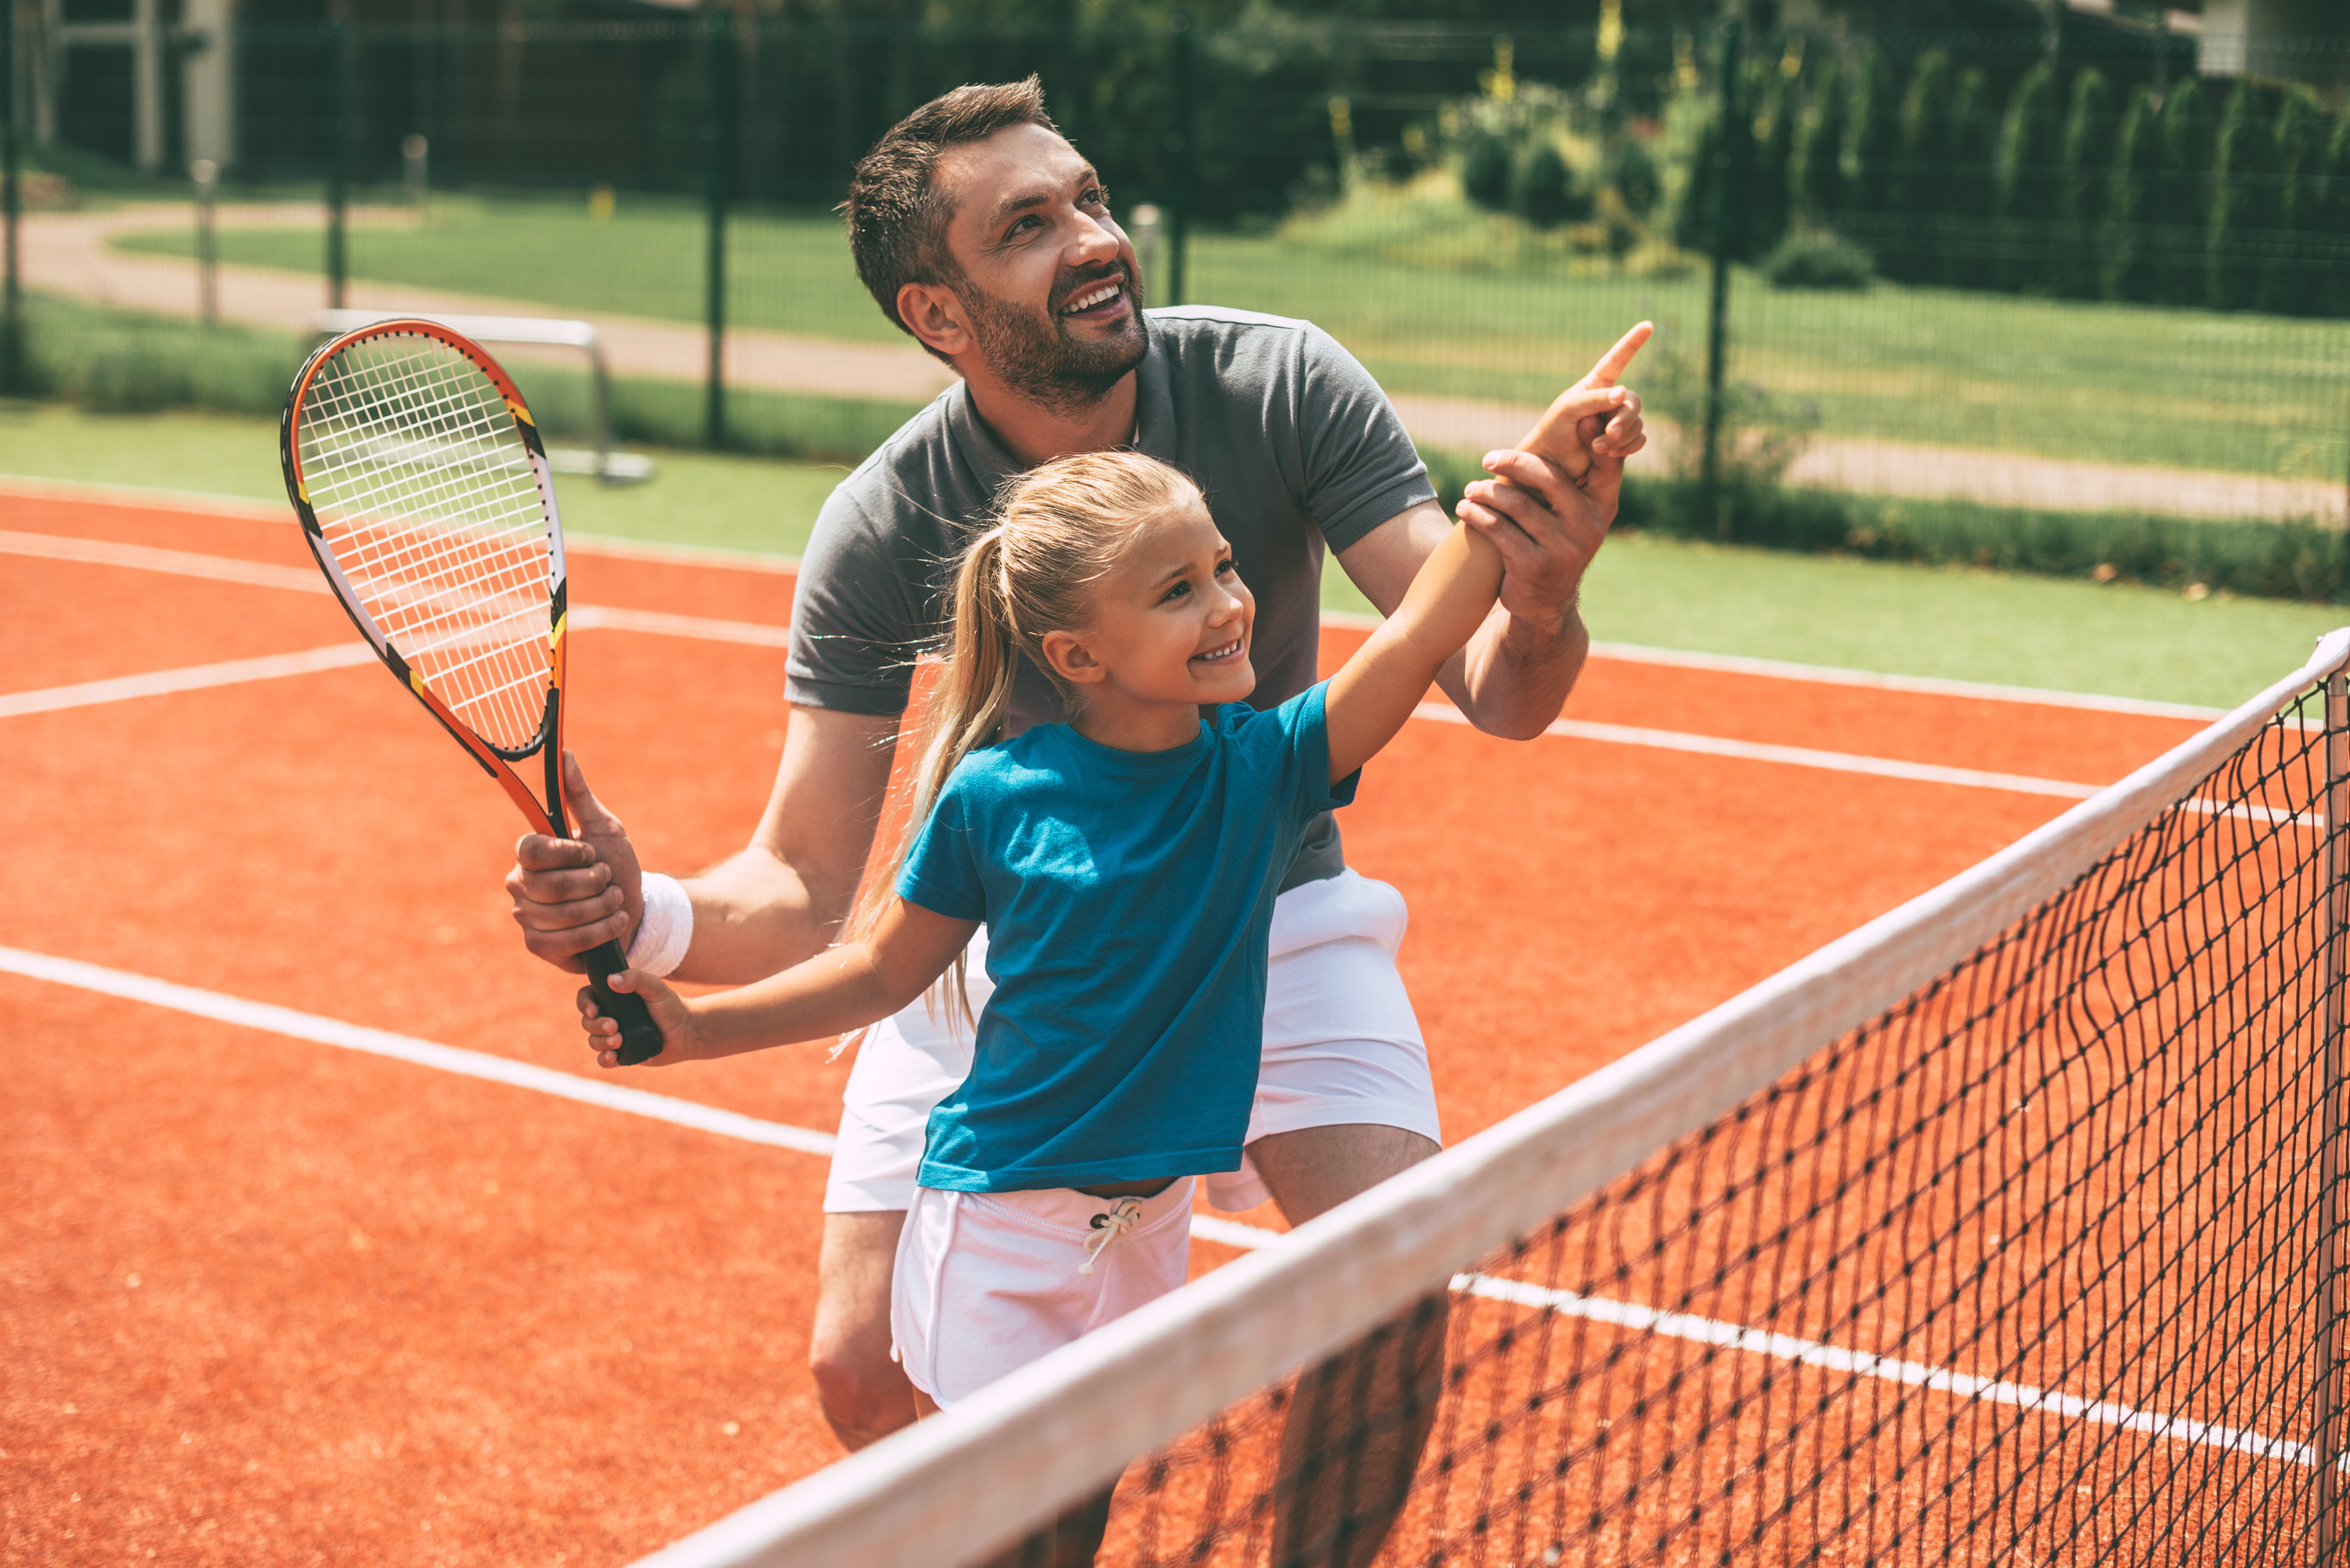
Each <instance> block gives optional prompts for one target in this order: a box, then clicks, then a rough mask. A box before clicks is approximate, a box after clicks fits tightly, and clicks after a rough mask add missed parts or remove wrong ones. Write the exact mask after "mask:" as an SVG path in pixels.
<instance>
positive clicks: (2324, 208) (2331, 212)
mask: <svg viewBox="0 0 2350 1568" xmlns="http://www.w3.org/2000/svg"><path fill="white" fill-rule="evenodd" d="M2314 210H2315V213H2316V216H2315V219H2314V222H2313V224H2312V227H2313V228H2314V230H2315V232H2316V236H2317V238H2318V240H2319V242H2320V243H2321V244H2330V245H2334V246H2339V247H2350V109H2345V111H2344V112H2343V113H2342V114H2340V115H2338V116H2336V117H2335V119H2334V134H2333V136H2332V137H2331V138H2329V139H2328V140H2327V141H2326V143H2325V152H2324V162H2323V164H2322V165H2321V177H2320V179H2319V180H2318V182H2317V185H2316V189H2315V194H2314ZM2336 254H2339V252H2338V251H2337V252H2336ZM2320 282H2321V284H2322V286H2323V292H2324V300H2323V302H2322V304H2321V306H2320V308H2321V309H2323V310H2324V312H2325V313H2326V314H2327V315H2328V316H2350V266H2343V265H2339V264H2336V265H2334V266H2331V267H2328V268H2326V269H2325V272H2324V275H2323V277H2322V278H2321V280H2320Z"/></svg>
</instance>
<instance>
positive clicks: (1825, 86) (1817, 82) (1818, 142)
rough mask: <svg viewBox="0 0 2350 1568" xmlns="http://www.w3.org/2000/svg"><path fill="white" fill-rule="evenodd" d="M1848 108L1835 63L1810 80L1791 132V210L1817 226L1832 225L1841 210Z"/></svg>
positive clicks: (1846, 97)
mask: <svg viewBox="0 0 2350 1568" xmlns="http://www.w3.org/2000/svg"><path fill="white" fill-rule="evenodd" d="M1849 107H1850V104H1849V99H1848V95H1847V94H1846V92H1845V90H1844V81H1843V78H1842V77H1841V76H1840V75H1839V74H1838V73H1837V71H1836V66H1835V61H1834V60H1830V61H1828V62H1827V63H1826V64H1825V65H1824V66H1822V67H1820V73H1819V75H1818V76H1817V77H1815V78H1813V81H1812V91H1811V96H1810V101H1809V102H1808V103H1806V104H1805V105H1804V117H1803V122H1802V124H1800V125H1799V126H1798V127H1797V128H1796V130H1795V168H1794V181H1795V190H1794V197H1795V208H1796V211H1798V212H1800V213H1803V214H1804V216H1805V217H1807V218H1809V219H1811V220H1812V221H1813V222H1814V223H1834V222H1835V219H1836V217H1837V215H1838V214H1839V213H1842V212H1843V211H1844V207H1845V176H1844V158H1845V141H1846V130H1847V127H1846V119H1845V116H1846V110H1847V109H1848V108H1849Z"/></svg>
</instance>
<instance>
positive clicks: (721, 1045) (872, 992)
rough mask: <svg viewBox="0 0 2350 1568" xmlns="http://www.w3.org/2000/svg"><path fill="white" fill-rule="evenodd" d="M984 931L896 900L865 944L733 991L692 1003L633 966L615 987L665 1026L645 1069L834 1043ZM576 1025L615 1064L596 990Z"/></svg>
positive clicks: (600, 1058) (615, 1031) (600, 1060)
mask: <svg viewBox="0 0 2350 1568" xmlns="http://www.w3.org/2000/svg"><path fill="white" fill-rule="evenodd" d="M978 929H979V922H978V921H976V920H957V919H950V918H949V917H947V916H945V915H941V914H939V913H937V912H936V911H935V910H931V909H923V908H922V907H921V906H920V904H910V903H908V902H907V901H906V900H905V899H903V898H899V899H896V900H894V901H893V902H892V903H891V904H890V905H889V909H887V910H885V911H884V912H883V914H882V917H881V923H880V925H879V927H878V928H876V929H875V930H874V932H873V934H872V935H871V936H869V937H867V938H865V939H864V940H861V941H854V942H844V943H843V944H841V945H840V946H839V947H837V948H832V949H829V950H827V951H824V952H821V953H818V954H817V955H816V957H814V958H812V959H809V960H807V961H806V962H804V963H799V964H795V965H794V966H793V967H791V968H790V969H787V970H785V971H784V972H783V973H781V974H776V975H770V976H768V977H767V978H766V979H764V980H761V981H753V982H752V983H751V984H749V985H745V986H738V987H736V988H735V989H734V990H733V991H722V992H718V993H716V994H715V995H712V996H702V997H696V998H694V999H693V1000H691V1001H688V1000H686V999H685V998H683V997H681V996H680V995H678V993H677V992H675V991H672V990H671V988H670V987H669V986H667V985H665V984H664V983H662V982H661V981H660V980H659V979H658V978H656V977H654V976H652V975H650V974H646V973H645V972H643V971H640V970H633V969H632V970H627V971H622V972H621V973H619V974H616V975H614V976H613V977H612V981H611V983H612V987H613V989H614V990H616V991H629V992H636V993H637V994H638V995H639V996H641V997H643V998H644V1000H645V1005H646V1007H647V1008H648V1009H650V1012H652V1015H653V1023H655V1024H656V1025H657V1026H659V1028H660V1032H661V1051H660V1055H658V1056H655V1057H653V1058H651V1059H650V1062H648V1063H647V1065H649V1066H655V1067H669V1066H674V1065H675V1064H678V1063H680V1062H706V1061H711V1060H714V1059H715V1058H717V1057H720V1056H735V1055H740V1054H743V1052H745V1051H762V1050H764V1049H766V1048H767V1047H768V1046H770V1045H788V1044H793V1043H794V1042H795V1041H801V1040H827V1041H828V1040H833V1039H837V1038H838V1037H839V1036H840V1035H842V1034H846V1033H848V1032H849V1031H850V1030H853V1029H862V1028H864V1027H865V1026H866V1025H867V1024H868V1023H879V1022H880V1021H881V1020H882V1019H884V1018H887V1017H889V1015H890V1014H891V1013H893V1012H897V1011H898V1010H899V1008H902V1007H904V1006H906V1005H907V1004H909V1003H910V1002H912V1001H913V1000H914V999H915V998H916V997H918V996H920V995H921V994H922V992H924V991H926V990H928V989H929V988H930V986H931V982H932V981H936V980H937V979H938V978H939V976H941V975H942V974H944V973H945V972H946V971H947V966H948V965H950V964H951V963H953V962H954V960H955V955H956V954H957V953H960V952H962V950H963V949H964V948H965V947H967V946H969V945H970V943H971V939H972V934H973V933H975V932H976V931H977V930H978ZM579 1026H580V1027H581V1028H582V1029H584V1030H586V1031H587V1037H588V1041H589V1043H590V1044H592V1045H594V1046H595V1047H596V1061H597V1064H598V1065H599V1066H605V1067H610V1066H616V1065H618V1064H619V1056H618V1054H616V1051H615V1047H616V1046H617V1044H618V1042H619V1024H618V1023H614V1022H613V1021H612V1020H611V1019H609V1018H607V1017H605V1016H604V1015H603V1013H602V1012H600V1011H598V1008H597V1006H596V993H595V992H594V991H593V990H591V989H589V988H587V987H585V986H583V987H581V988H580V992H579Z"/></svg>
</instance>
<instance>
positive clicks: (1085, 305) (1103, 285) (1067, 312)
mask: <svg viewBox="0 0 2350 1568" xmlns="http://www.w3.org/2000/svg"><path fill="white" fill-rule="evenodd" d="M1125 301H1126V286H1125V280H1124V279H1122V278H1115V277H1108V278H1104V279H1102V280H1101V282H1099V283H1097V284H1095V285H1092V286H1089V287H1087V289H1085V290H1084V292H1082V293H1080V294H1079V295H1078V296H1076V298H1075V299H1072V300H1071V301H1069V303H1068V304H1066V305H1065V306H1061V308H1060V312H1059V314H1060V315H1062V316H1063V317H1076V318H1078V319H1082V320H1099V319H1101V318H1103V317H1107V316H1111V315H1114V314H1116V312H1117V311H1118V310H1120V309H1123V308H1124V306H1125Z"/></svg>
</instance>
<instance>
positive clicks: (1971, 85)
mask: <svg viewBox="0 0 2350 1568" xmlns="http://www.w3.org/2000/svg"><path fill="white" fill-rule="evenodd" d="M1998 154H1999V120H1998V119H1997V117H1996V116H1995V115H1994V114H1993V112H1992V110H1991V84H1990V83H1989V82H1987V81H1985V80H1984V79H1983V74H1982V73H1981V71H1969V72H1967V73H1966V74H1965V75H1964V76H1962V77H1960V78H1959V86H1958V90H1956V91H1955V92H1953V93H1951V94H1950V161H1949V162H1948V163H1947V164H1946V165H1945V167H1944V172H1943V179H1942V189H1943V192H1944V194H1943V206H1942V220H1943V221H1942V223H1941V225H1940V234H1939V236H1938V238H1937V241H1936V245H1935V249H1936V252H1937V253H1938V254H1937V261H1938V265H1937V268H1936V272H1937V274H1938V275H1939V277H1940V278H1941V280H1942V281H1943V282H1944V283H1946V284H1950V285H1951V286H1954V287H1958V288H1980V287H1981V286H1983V285H1985V284H1987V283H1989V282H1990V281H1991V256H1990V255H1988V254H1985V247H1984V245H1983V242H1982V231H1983V222H1984V220H1985V219H1987V218H1989V217H1990V216H1991V196H1992V190H1993V184H1994V170H1993V168H1992V164H1993V162H1994V161H1995V160H1996V159H1997V157H1998Z"/></svg>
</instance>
